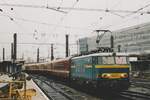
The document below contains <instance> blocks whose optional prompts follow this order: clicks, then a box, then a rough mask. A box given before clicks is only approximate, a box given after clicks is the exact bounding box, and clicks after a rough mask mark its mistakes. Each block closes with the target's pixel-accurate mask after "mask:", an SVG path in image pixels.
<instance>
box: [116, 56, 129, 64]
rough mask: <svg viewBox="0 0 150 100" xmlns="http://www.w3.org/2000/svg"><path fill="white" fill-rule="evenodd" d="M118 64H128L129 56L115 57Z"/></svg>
mask: <svg viewBox="0 0 150 100" xmlns="http://www.w3.org/2000/svg"><path fill="white" fill-rule="evenodd" d="M115 61H116V64H128V59H127V57H115Z"/></svg>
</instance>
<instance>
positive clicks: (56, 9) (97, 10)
mask: <svg viewBox="0 0 150 100" xmlns="http://www.w3.org/2000/svg"><path fill="white" fill-rule="evenodd" d="M0 5H1V6H16V7H30V8H46V9H51V10H55V11H59V12H63V13H65V14H67V13H68V12H66V11H64V10H74V11H96V12H118V13H133V14H134V13H140V14H141V13H142V14H150V12H149V11H141V9H142V8H141V9H139V10H135V11H130V10H113V9H94V8H74V7H59V9H58V7H50V6H39V5H22V4H0ZM148 6H150V4H148V5H146V6H145V7H143V9H144V8H146V7H148Z"/></svg>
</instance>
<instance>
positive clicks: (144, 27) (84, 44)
mask: <svg viewBox="0 0 150 100" xmlns="http://www.w3.org/2000/svg"><path fill="white" fill-rule="evenodd" d="M111 35H112V36H113V37H114V48H113V49H114V51H120V52H130V53H149V52H150V45H149V44H150V23H144V24H140V25H136V26H132V27H128V28H124V29H120V30H116V31H113V32H107V33H105V34H104V35H103V37H102V38H101V40H100V42H99V43H98V44H97V43H96V39H97V36H96V35H95V36H92V37H86V38H82V39H80V40H79V47H80V48H79V49H80V50H79V51H80V53H82V52H88V51H91V50H95V49H97V47H110V44H111V41H110V37H111Z"/></svg>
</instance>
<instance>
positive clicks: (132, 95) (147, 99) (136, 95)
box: [119, 91, 150, 100]
mask: <svg viewBox="0 0 150 100" xmlns="http://www.w3.org/2000/svg"><path fill="white" fill-rule="evenodd" d="M119 95H120V96H121V97H123V98H126V99H127V100H150V94H145V93H140V92H134V91H124V92H121V93H120V94H119Z"/></svg>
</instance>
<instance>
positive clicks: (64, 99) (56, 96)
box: [32, 76, 88, 100]
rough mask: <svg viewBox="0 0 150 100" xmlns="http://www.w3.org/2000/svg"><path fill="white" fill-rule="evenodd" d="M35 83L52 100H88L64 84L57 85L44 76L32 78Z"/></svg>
mask: <svg viewBox="0 0 150 100" xmlns="http://www.w3.org/2000/svg"><path fill="white" fill-rule="evenodd" d="M32 79H33V81H34V82H35V83H36V84H37V85H38V86H39V87H40V88H41V90H42V91H43V92H44V93H45V94H46V95H47V97H48V98H49V99H50V100H88V99H87V98H86V97H85V96H82V95H78V94H77V93H74V92H73V91H71V90H70V89H68V88H66V87H65V86H64V85H62V84H57V83H55V82H54V81H53V80H49V79H47V78H45V77H42V76H32Z"/></svg>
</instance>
